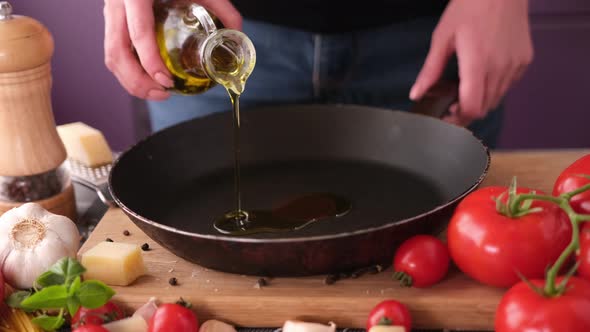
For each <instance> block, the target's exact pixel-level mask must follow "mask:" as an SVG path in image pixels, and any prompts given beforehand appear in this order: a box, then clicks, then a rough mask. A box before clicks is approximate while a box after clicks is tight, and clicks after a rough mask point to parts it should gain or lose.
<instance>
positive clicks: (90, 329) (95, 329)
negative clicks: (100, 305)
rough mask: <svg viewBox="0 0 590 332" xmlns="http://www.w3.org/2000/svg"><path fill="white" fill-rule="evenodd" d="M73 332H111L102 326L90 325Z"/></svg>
mask: <svg viewBox="0 0 590 332" xmlns="http://www.w3.org/2000/svg"><path fill="white" fill-rule="evenodd" d="M72 332H109V330H107V329H105V328H104V327H102V326H100V325H94V324H88V325H83V326H80V327H78V328H77V329H75V330H74V331H72Z"/></svg>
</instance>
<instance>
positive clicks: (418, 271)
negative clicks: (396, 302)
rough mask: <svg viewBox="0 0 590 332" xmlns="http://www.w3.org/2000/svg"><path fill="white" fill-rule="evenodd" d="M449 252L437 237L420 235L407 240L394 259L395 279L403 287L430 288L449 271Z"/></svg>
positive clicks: (398, 249)
mask: <svg viewBox="0 0 590 332" xmlns="http://www.w3.org/2000/svg"><path fill="white" fill-rule="evenodd" d="M450 260H451V259H450V257H449V250H448V249H447V246H446V245H445V244H444V243H443V242H442V241H441V240H440V239H438V238H437V237H435V236H432V235H423V234H419V235H416V236H413V237H411V238H409V239H407V240H405V241H404V242H403V243H402V244H401V245H400V246H399V247H398V248H397V250H396V252H395V256H394V258H393V269H394V271H395V272H394V278H395V279H397V280H400V282H401V284H402V286H413V287H418V288H422V287H429V286H432V285H434V284H436V283H438V282H439V281H441V280H442V279H443V278H444V277H445V276H446V275H447V272H448V270H449V264H450Z"/></svg>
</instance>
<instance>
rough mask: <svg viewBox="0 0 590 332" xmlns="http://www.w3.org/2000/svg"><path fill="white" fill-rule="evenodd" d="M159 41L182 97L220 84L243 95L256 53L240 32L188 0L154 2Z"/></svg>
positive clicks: (175, 86)
mask: <svg viewBox="0 0 590 332" xmlns="http://www.w3.org/2000/svg"><path fill="white" fill-rule="evenodd" d="M153 8H154V17H155V25H156V41H157V43H158V47H159V50H160V55H161V57H162V59H163V60H164V63H165V64H166V66H167V67H168V70H169V71H170V72H171V74H172V79H173V81H174V87H173V88H171V89H170V90H171V91H172V92H175V93H180V94H189V95H192V94H198V93H203V92H205V91H207V90H209V89H210V88H211V87H213V86H214V85H216V84H221V85H223V86H224V87H226V88H227V89H229V90H235V91H234V92H235V93H236V94H241V93H242V92H243V90H244V85H245V82H246V79H247V78H248V76H249V75H250V74H251V73H252V70H253V69H254V64H255V62H256V52H255V49H254V46H253V44H252V42H251V41H250V39H249V38H248V37H247V36H246V35H245V34H243V33H242V32H240V31H236V30H231V29H226V28H224V27H223V25H222V24H221V22H220V21H219V19H217V18H216V17H215V16H213V15H212V14H210V13H209V12H208V11H207V10H206V9H205V8H204V7H202V6H199V5H197V4H195V3H193V2H192V1H188V0H156V1H154V7H153Z"/></svg>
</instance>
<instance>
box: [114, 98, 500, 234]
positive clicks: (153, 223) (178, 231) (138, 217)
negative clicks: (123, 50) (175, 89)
mask: <svg viewBox="0 0 590 332" xmlns="http://www.w3.org/2000/svg"><path fill="white" fill-rule="evenodd" d="M284 107H354V108H359V107H361V108H368V109H373V110H381V111H389V112H396V113H402V114H406V115H410V114H411V116H423V117H426V118H431V119H434V118H432V117H431V116H428V115H423V114H417V113H410V112H408V111H402V110H395V109H387V108H380V107H374V106H366V105H355V104H317V103H310V104H286V105H285V104H282V105H268V106H263V107H257V109H261V108H284ZM218 114H219V113H213V114H209V115H206V116H205V117H202V118H200V119H204V118H206V117H210V116H216V115H218ZM185 123H186V122H182V123H179V124H177V125H174V126H171V127H169V128H166V129H163V130H162V131H160V132H164V131H166V130H168V129H172V128H175V127H177V126H181V125H183V124H185ZM445 124H446V125H448V126H452V127H454V128H457V129H458V130H463V131H465V132H466V133H467V134H468V136H470V137H472V138H473V139H474V140H475V141H476V142H477V143H479V145H480V146H481V148H482V151H483V152H484V153H485V157H486V161H485V167H484V168H483V170H482V172H481V174H480V175H479V177H478V179H477V180H476V181H475V182H474V183H473V184H472V185H471V186H469V187H467V188H466V189H465V190H464V191H463V192H462V193H461V194H459V195H456V196H455V197H453V198H452V199H450V200H448V201H446V202H445V203H443V204H439V205H437V206H436V207H434V208H432V209H430V210H428V211H426V212H423V213H420V214H418V215H415V216H412V217H410V218H405V219H401V220H395V221H391V222H388V223H385V224H383V225H380V226H378V227H371V228H364V229H360V230H356V231H351V232H340V233H334V234H326V235H314V236H304V237H289V238H249V237H234V236H227V235H211V234H201V233H194V232H189V231H184V230H181V229H178V228H175V227H171V226H167V225H164V224H161V223H159V222H157V221H154V220H151V219H149V218H146V217H144V216H142V215H140V214H138V213H136V212H135V211H133V210H132V209H131V208H129V207H128V206H127V205H125V204H124V203H123V202H122V201H121V200H120V199H119V197H118V196H117V195H116V193H115V191H114V189H113V186H112V174H113V170H114V169H115V168H116V166H117V164H118V163H119V161H120V160H121V159H122V158H123V157H124V156H125V155H126V154H127V152H129V151H132V150H134V148H135V147H136V146H138V145H140V144H142V143H143V142H145V141H147V140H149V139H150V138H152V137H153V136H154V134H157V133H154V134H152V135H149V136H147V137H145V138H143V139H141V140H138V141H137V142H136V143H135V144H133V145H131V146H130V147H129V148H127V149H126V150H125V151H124V152H122V153H121V154H119V157H118V158H117V159H116V160H115V161H114V162H113V165H112V167H111V171H110V172H109V176H108V190H109V192H110V194H111V196H112V197H113V200H114V201H115V203H116V205H117V206H118V207H119V208H120V209H121V210H123V211H124V212H125V213H126V214H127V215H130V216H132V217H133V218H132V219H135V220H137V221H140V222H142V223H145V224H147V225H149V226H151V227H154V228H159V229H161V230H164V231H168V232H172V233H175V234H178V235H183V236H189V237H192V238H199V239H203V240H211V241H224V242H235V243H252V244H257V243H258V244H271V243H293V242H312V241H323V240H334V239H339V238H347V237H354V236H359V235H363V234H368V233H373V232H376V231H380V230H384V229H388V228H390V227H394V226H398V225H403V224H406V223H409V222H412V221H414V220H417V219H422V218H424V217H426V216H429V215H432V214H435V213H437V212H438V211H440V210H443V209H446V208H448V207H449V206H452V205H453V204H456V203H457V202H458V201H460V200H462V199H463V198H464V197H465V196H467V195H468V194H469V193H471V192H472V191H474V190H475V189H476V188H477V187H478V186H479V185H481V183H482V182H483V181H484V179H485V178H486V176H487V174H488V172H489V169H490V166H491V155H490V149H489V147H488V146H486V145H485V144H484V143H483V141H482V140H481V139H479V138H478V137H476V136H475V135H474V133H473V132H472V131H470V130H469V129H467V128H465V127H462V126H459V125H455V124H452V123H445ZM135 220H132V221H134V222H135ZM142 231H144V230H143V229H142ZM148 236H149V235H148Z"/></svg>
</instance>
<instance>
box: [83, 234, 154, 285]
mask: <svg viewBox="0 0 590 332" xmlns="http://www.w3.org/2000/svg"><path fill="white" fill-rule="evenodd" d="M80 262H81V263H82V265H83V266H84V267H85V268H86V272H85V273H84V275H83V277H84V279H85V280H88V279H96V280H100V281H102V282H104V283H105V284H107V285H113V286H127V285H129V284H131V283H132V282H134V281H135V280H136V279H137V278H139V277H140V276H142V275H144V274H145V273H146V268H145V265H144V262H143V256H142V254H141V249H140V248H139V246H138V245H135V244H130V243H122V242H106V241H105V242H100V243H98V244H97V245H95V246H94V247H92V248H90V249H89V250H88V251H86V252H85V253H83V254H82V257H81V259H80Z"/></svg>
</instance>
